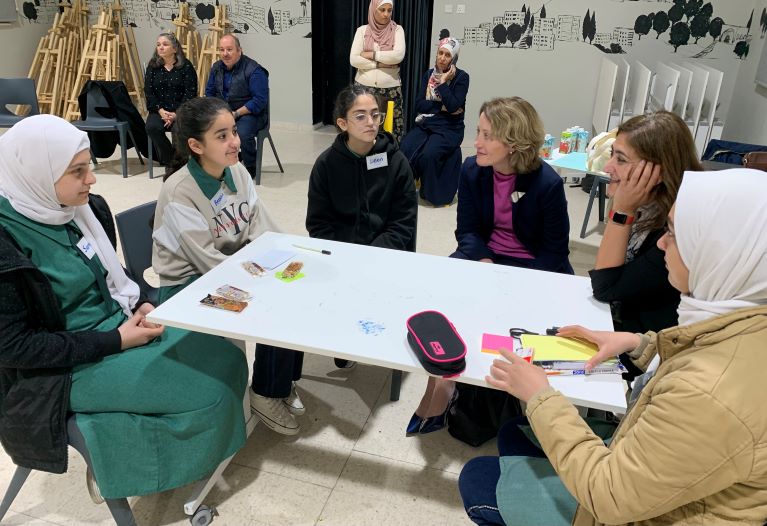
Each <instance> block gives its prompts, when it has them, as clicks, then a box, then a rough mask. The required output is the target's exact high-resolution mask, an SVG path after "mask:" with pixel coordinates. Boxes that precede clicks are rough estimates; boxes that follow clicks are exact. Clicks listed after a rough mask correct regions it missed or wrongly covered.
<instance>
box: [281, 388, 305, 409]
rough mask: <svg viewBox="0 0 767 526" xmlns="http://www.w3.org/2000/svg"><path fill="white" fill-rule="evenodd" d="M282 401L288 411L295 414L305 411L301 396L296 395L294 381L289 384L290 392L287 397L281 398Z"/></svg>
mask: <svg viewBox="0 0 767 526" xmlns="http://www.w3.org/2000/svg"><path fill="white" fill-rule="evenodd" d="M282 403H284V404H285V407H287V408H288V411H290V412H291V413H292V414H294V415H296V416H300V415H303V414H304V413H306V407H304V403H303V402H302V401H301V397H300V396H298V391H297V390H296V382H293V383H292V384H291V385H290V394H289V395H288V397H287V398H283V399H282Z"/></svg>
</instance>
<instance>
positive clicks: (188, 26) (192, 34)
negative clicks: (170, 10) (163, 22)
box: [173, 2, 200, 67]
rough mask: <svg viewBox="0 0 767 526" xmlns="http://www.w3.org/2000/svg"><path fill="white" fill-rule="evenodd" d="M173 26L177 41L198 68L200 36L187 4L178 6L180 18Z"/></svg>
mask: <svg viewBox="0 0 767 526" xmlns="http://www.w3.org/2000/svg"><path fill="white" fill-rule="evenodd" d="M173 25H174V26H176V40H178V42H179V44H181V49H183V50H184V54H185V55H186V58H187V60H189V61H190V62H191V63H192V65H193V66H195V67H197V64H196V62H197V59H198V58H199V57H200V34H199V33H198V32H197V28H196V27H195V25H194V21H193V20H192V17H190V16H189V4H187V3H186V2H181V3H179V4H178V16H177V17H176V18H175V19H174V20H173Z"/></svg>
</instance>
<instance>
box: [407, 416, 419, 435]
mask: <svg viewBox="0 0 767 526" xmlns="http://www.w3.org/2000/svg"><path fill="white" fill-rule="evenodd" d="M423 421H424V419H423V417H420V416H418V415H417V414H415V413H413V416H411V417H410V422H408V424H407V427H406V428H405V436H413V435H417V434H418V433H419V432H420V431H421V426H422V425H423Z"/></svg>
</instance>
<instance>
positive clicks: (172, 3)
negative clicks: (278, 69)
mask: <svg viewBox="0 0 767 526" xmlns="http://www.w3.org/2000/svg"><path fill="white" fill-rule="evenodd" d="M183 1H184V0H120V3H121V4H122V7H123V10H122V17H123V22H124V23H125V24H126V25H131V26H132V27H136V28H165V29H171V28H172V27H173V26H172V24H171V22H172V21H173V19H174V18H175V17H176V15H177V13H178V5H179V3H180V2H183ZM70 3H71V2H70ZM87 3H88V7H89V9H90V15H89V17H90V18H89V20H90V23H95V22H96V19H97V18H98V13H99V9H100V8H101V7H108V6H109V5H111V4H112V3H113V0H88V2H87ZM186 3H188V4H189V8H190V12H192V13H193V14H194V18H195V21H196V22H197V24H196V26H197V29H198V30H201V29H205V28H206V26H207V25H208V24H209V23H210V21H211V19H212V17H213V8H214V6H215V5H219V0H202V1H200V2H194V1H188V2H186ZM220 3H221V4H222V5H223V4H226V5H228V6H229V10H228V12H229V20H230V21H231V23H232V32H233V33H242V34H247V33H265V34H269V35H275V36H276V35H293V36H301V37H307V38H311V23H312V17H311V0H292V1H291V0H271V1H270V0H266V1H264V0H233V1H230V2H223V1H221V2H220ZM59 9H60V8H59V7H58V2H57V0H25V1H24V2H23V3H22V14H23V15H24V18H23V20H25V21H26V22H27V23H35V24H40V23H41V24H50V23H52V22H53V18H54V16H55V14H56V12H57V11H58V10H59Z"/></svg>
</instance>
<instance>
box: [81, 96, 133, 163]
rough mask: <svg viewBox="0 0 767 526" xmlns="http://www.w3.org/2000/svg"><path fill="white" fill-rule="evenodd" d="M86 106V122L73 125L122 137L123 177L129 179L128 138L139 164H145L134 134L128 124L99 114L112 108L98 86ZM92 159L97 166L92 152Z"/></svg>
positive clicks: (83, 129)
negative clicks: (110, 132)
mask: <svg viewBox="0 0 767 526" xmlns="http://www.w3.org/2000/svg"><path fill="white" fill-rule="evenodd" d="M86 104H87V107H86V108H85V120H82V121H73V122H72V125H74V126H76V127H77V128H78V129H80V130H82V131H86V132H101V131H116V132H117V133H118V134H119V135H120V157H121V161H122V172H123V177H128V148H127V138H128V137H130V139H131V142H132V143H133V145H134V148H135V149H136V155H138V160H139V162H140V163H141V164H144V160H143V158H142V157H141V152H139V149H138V147H137V146H136V144H137V143H136V139H135V138H134V137H133V132H131V130H130V126H129V124H128V122H127V121H120V120H117V119H116V118H114V117H104V116H103V115H102V114H101V113H99V111H98V110H99V109H102V110H109V109H110V108H109V103H108V102H107V100H106V98H105V97H104V94H103V93H102V92H101V89H99V88H98V87H97V86H92V87H91V89H89V90H88V93H87V94H86ZM91 158H92V159H93V162H94V164H96V163H97V161H96V158H95V157H94V156H93V153H92V152H91Z"/></svg>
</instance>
